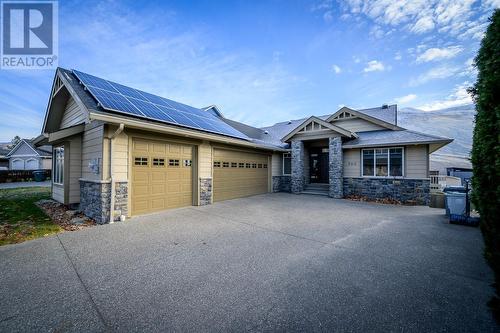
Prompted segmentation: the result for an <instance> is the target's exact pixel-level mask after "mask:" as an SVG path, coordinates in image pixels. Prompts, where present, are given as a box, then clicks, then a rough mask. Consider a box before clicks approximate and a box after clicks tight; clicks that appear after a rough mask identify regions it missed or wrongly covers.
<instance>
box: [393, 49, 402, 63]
mask: <svg viewBox="0 0 500 333" xmlns="http://www.w3.org/2000/svg"><path fill="white" fill-rule="evenodd" d="M401 59H403V56H402V55H401V52H399V51H398V52H396V55H395V56H394V60H398V61H399V60H401Z"/></svg>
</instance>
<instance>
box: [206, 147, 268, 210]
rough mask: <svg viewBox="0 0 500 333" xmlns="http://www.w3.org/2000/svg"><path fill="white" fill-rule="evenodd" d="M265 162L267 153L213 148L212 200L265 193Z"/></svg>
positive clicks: (266, 169) (266, 174)
mask: <svg viewBox="0 0 500 333" xmlns="http://www.w3.org/2000/svg"><path fill="white" fill-rule="evenodd" d="M267 163H268V157H267V155H263V154H254V153H246V152H238V151H231V150H223V149H215V150H214V159H213V164H214V169H213V170H214V181H213V186H214V201H222V200H228V199H234V198H241V197H246V196H250V195H255V194H262V193H267V192H268V179H269V176H268V171H269V168H268V164H267Z"/></svg>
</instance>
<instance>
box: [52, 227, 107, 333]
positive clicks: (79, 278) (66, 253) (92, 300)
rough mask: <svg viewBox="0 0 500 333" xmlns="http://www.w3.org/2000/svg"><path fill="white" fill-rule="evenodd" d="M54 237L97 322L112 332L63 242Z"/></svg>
mask: <svg viewBox="0 0 500 333" xmlns="http://www.w3.org/2000/svg"><path fill="white" fill-rule="evenodd" d="M56 237H57V240H58V241H59V244H61V247H62V249H63V251H64V254H65V255H66V258H68V261H69V262H70V264H71V267H73V270H74V271H75V274H76V276H77V277H78V280H79V281H80V283H81V285H82V286H83V289H84V290H85V292H86V293H87V295H88V296H89V298H90V302H91V304H92V307H93V308H94V310H95V311H96V313H97V316H98V317H99V320H100V321H101V323H102V324H103V325H104V328H105V330H106V331H108V332H109V331H112V329H111V327H110V326H109V325H108V324H107V323H106V320H105V319H104V316H103V314H102V313H101V310H99V307H98V306H97V303H96V302H95V301H94V298H93V297H92V294H91V293H90V291H89V289H88V288H87V285H86V284H85V282H83V280H82V277H81V276H80V273H78V270H77V269H76V265H75V263H74V262H73V260H72V259H71V257H70V256H69V253H68V251H67V249H66V247H65V246H64V244H63V242H62V241H61V238H59V235H56Z"/></svg>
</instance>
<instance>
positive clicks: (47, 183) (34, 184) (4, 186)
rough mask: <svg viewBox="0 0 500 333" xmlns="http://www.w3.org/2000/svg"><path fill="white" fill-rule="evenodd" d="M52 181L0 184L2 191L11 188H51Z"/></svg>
mask: <svg viewBox="0 0 500 333" xmlns="http://www.w3.org/2000/svg"><path fill="white" fill-rule="evenodd" d="M50 185H51V183H50V180H47V181H44V182H13V183H0V190H2V189H9V188H21V187H38V186H41V187H50Z"/></svg>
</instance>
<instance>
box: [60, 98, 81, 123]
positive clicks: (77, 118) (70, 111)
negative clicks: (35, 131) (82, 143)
mask: <svg viewBox="0 0 500 333" xmlns="http://www.w3.org/2000/svg"><path fill="white" fill-rule="evenodd" d="M84 122H85V114H84V113H83V111H82V110H81V109H80V108H79V107H78V104H76V102H75V100H74V99H73V97H71V96H70V98H69V99H68V102H67V103H66V107H65V110H64V114H63V117H62V120H61V126H60V128H61V129H63V128H67V127H71V126H74V125H78V124H82V123H84Z"/></svg>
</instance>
